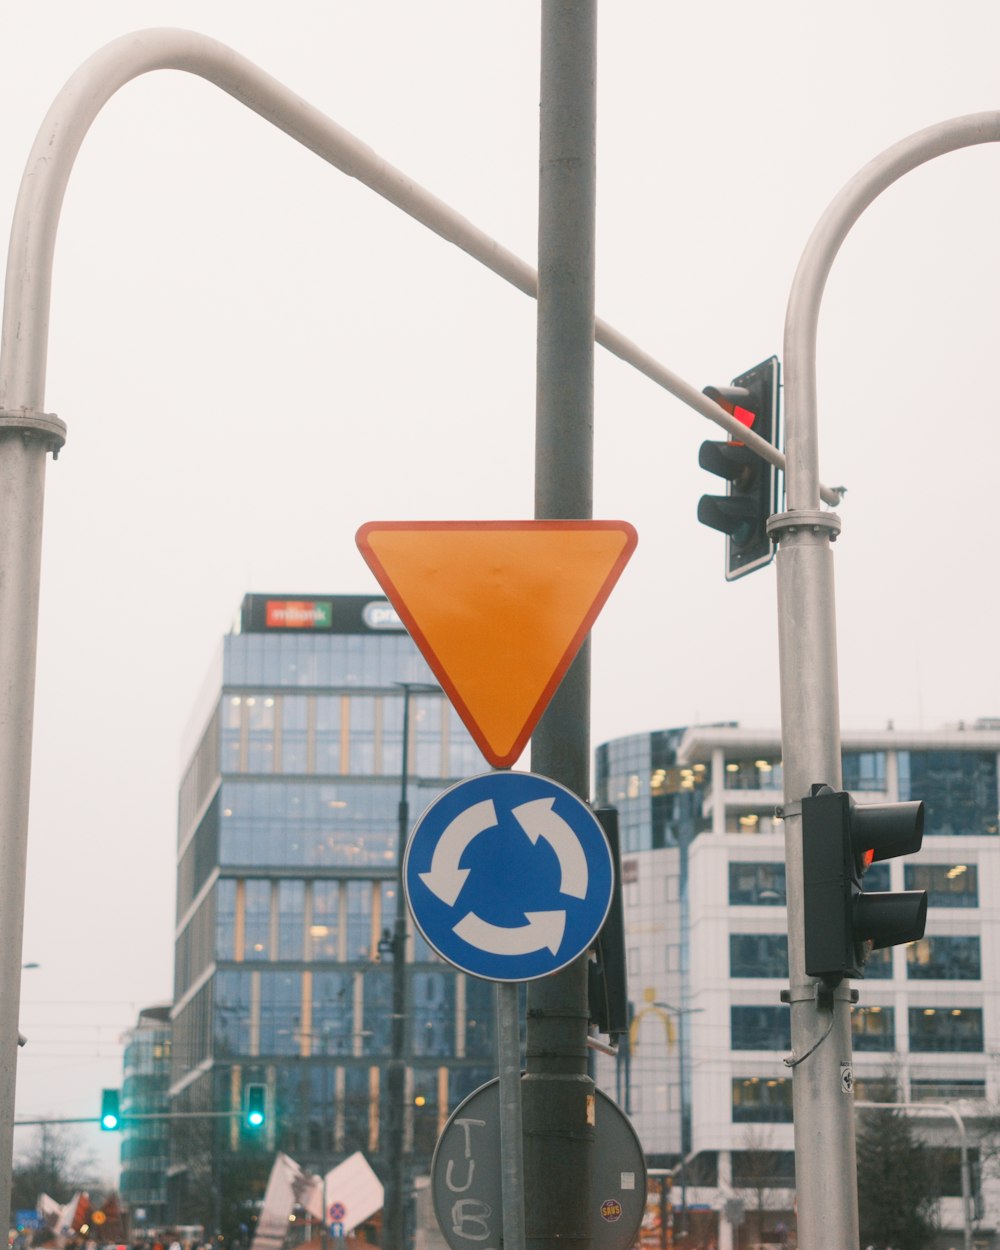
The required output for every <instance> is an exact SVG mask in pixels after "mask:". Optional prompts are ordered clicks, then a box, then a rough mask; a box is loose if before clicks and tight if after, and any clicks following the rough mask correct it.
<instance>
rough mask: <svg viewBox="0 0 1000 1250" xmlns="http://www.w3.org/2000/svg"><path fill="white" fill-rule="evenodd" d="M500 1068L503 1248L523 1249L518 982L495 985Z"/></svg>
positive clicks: (509, 1249)
mask: <svg viewBox="0 0 1000 1250" xmlns="http://www.w3.org/2000/svg"><path fill="white" fill-rule="evenodd" d="M495 1001H496V1012H497V1042H498V1045H497V1049H498V1051H499V1059H500V1063H499V1068H500V1164H501V1170H502V1176H501V1182H502V1184H501V1193H502V1194H503V1245H504V1250H524V1150H523V1131H524V1130H523V1116H522V1114H521V1029H520V1019H519V1008H518V987H517V984H516V982H511V983H509V984H508V983H505V982H502V981H498V982H497V985H496V994H495Z"/></svg>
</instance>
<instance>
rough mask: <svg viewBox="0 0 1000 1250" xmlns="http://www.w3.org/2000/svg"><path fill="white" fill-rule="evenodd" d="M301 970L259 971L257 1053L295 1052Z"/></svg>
mask: <svg viewBox="0 0 1000 1250" xmlns="http://www.w3.org/2000/svg"><path fill="white" fill-rule="evenodd" d="M301 1024H302V973H301V972H278V971H269V970H267V969H265V970H263V971H262V972H261V973H260V1053H261V1054H262V1055H297V1054H299V1052H300V1050H301V1042H302V1030H301Z"/></svg>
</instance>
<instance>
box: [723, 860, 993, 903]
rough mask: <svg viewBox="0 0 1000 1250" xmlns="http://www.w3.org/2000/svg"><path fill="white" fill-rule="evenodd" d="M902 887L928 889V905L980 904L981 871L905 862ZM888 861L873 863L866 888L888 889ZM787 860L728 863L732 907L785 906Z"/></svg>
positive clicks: (951, 865) (961, 867)
mask: <svg viewBox="0 0 1000 1250" xmlns="http://www.w3.org/2000/svg"><path fill="white" fill-rule="evenodd" d="M902 868H903V882H904V885H903V888H904V889H907V890H926V891H927V906H928V907H978V906H979V871H978V868H977V867H976V865H975V864H921V863H913V864H903V865H902ZM889 877H890V871H889V864H887V863H886V864H872V866H871V867H870V868H869V869H868V871H867V872H866V873H865V889H866V890H888V889H889V888H890V885H889ZM785 901H786V899H785V865H784V863H762V862H758V861H752V862H749V863H748V862H746V861H740V860H735V861H733V862H731V863H730V865H729V903H730V906H732V907H784V905H785Z"/></svg>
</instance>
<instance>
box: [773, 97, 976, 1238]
mask: <svg viewBox="0 0 1000 1250" xmlns="http://www.w3.org/2000/svg"><path fill="white" fill-rule="evenodd" d="M998 140H1000V112H990V113H979V114H975V115H972V116H968V117H957V118H952V119H951V120H949V121H945V122H940V123H938V124H937V125H935V126H930V127H928V128H927V129H925V130H921V131H919V132H917V133H916V134H913V135H910V136H909V137H908V138H906V139H903V140H902V141H901V142H900V143H897V144H895V145H894V146H893V147H891V148H888V149H886V151H884V152H882V153H881V154H880V155H879V156H877V157H875V159H874V160H872V161H870V162H869V163H868V164H867V165H865V166H864V168H863V169H861V170H860V171H859V172H858V173H857V174H856V175H855V176H854V178H852V179H851V181H850V182H848V183H847V185H846V186H845V187H844V188H843V190H842V191H841V192H840V194H839V195H838V196H836V197H835V199H834V200H833V202H832V203H831V204H830V206H829V208H828V209H827V210H826V212H825V213H824V215H823V216H822V217H821V218H820V220H819V223H818V224H817V226H816V228H815V229H814V230H813V233H812V235H811V236H810V238H809V241H808V243H807V244H806V247H805V251H804V252H803V254H802V258H801V260H800V261H799V265H798V268H797V270H796V273H795V277H794V279H793V282H792V288H791V293H790V295H789V300H788V310H787V313H786V317H785V339H784V381H785V404H786V412H787V416H786V425H785V458H786V466H785V480H786V494H787V509H788V510H787V511H786V512H783V513H781V514H779V515H777V516H774V517H772V518H771V520H770V522H769V523H768V530H769V532H770V533H771V534H772V536H773V537H774V539H775V541H776V542H778V543H779V551H778V559H777V574H778V576H777V581H778V641H779V660H780V673H781V677H780V680H781V746H782V760H783V763H784V781H785V785H784V799H785V802H784V806H783V809H782V814H783V816H784V824H785V862H786V874H787V876H786V880H787V898H788V959H789V989H788V991H787V999H788V1002H789V1003H790V1006H791V1013H790V1014H791V1030H792V1056H791V1058H790V1059H789V1060H787V1061H786V1062H788V1064H789V1066H790V1067H791V1068H792V1071H793V1081H792V1097H793V1119H794V1123H795V1171H796V1178H797V1201H798V1230H799V1243H800V1245H803V1246H808V1247H809V1250H843V1247H844V1246H856V1245H857V1244H858V1195H857V1164H856V1151H855V1139H854V1101H853V1096H852V1090H853V1066H852V1053H851V1029H850V1012H851V1002H852V993H853V991H852V990H851V988H850V984H849V982H844V983H842V984H841V985H838V986H837V987H836V988H835V989H834V990H832V991H828V992H823V991H822V987H821V986H820V984H819V983H818V982H817V981H816V980H815V979H814V978H812V977H809V976H807V975H806V971H805V937H804V933H805V908H804V898H803V872H802V812H801V806H800V801H801V799H802V798H803V797H804V796H805V795H807V794H808V793H809V790H810V787H811V786H812V785H813V784H814V783H817V782H822V783H826V784H827V785H831V786H833V787H834V788H836V789H839V788H840V785H841V764H840V705H839V691H838V679H837V631H836V611H835V606H834V576H833V556H832V551H831V543H832V542H833V540H834V539H835V538H836V537H837V534H838V533H839V531H840V519H839V517H837V516H836V515H835V514H833V513H830V512H823V511H820V498H821V488H820V482H819V450H818V422H817V406H816V336H817V327H818V323H819V310H820V303H821V300H822V297H823V290H824V288H825V285H826V279H827V276H828V275H829V272H830V268H831V266H832V265H833V261H834V259H835V258H836V256H837V253H838V251H839V249H840V245H841V244H842V243H843V241H844V239H845V238H846V237H847V234H848V233H849V231H850V229H851V227H852V226H853V225H854V223H855V222H856V221H857V220H858V218H859V217H860V216H861V214H862V213H863V212H864V210H865V209H866V208H867V207H868V206H869V204H871V203H872V202H873V201H874V200H875V199H876V198H877V197H878V196H879V195H880V194H881V193H882V192H883V191H884V190H886V188H887V187H889V186H891V185H892V184H893V183H894V182H896V181H897V180H898V179H899V178H901V177H902V176H903V175H904V174H906V173H909V172H910V171H911V170H913V169H916V168H917V167H918V166H920V165H922V164H925V163H926V162H927V161H930V160H933V159H934V158H935V157H937V156H942V155H943V154H944V153H946V152H951V151H955V150H957V149H959V148H964V147H969V146H972V145H974V144H979V143H992V142H996V141H998ZM906 472H907V473H909V470H908V469H907V470H906Z"/></svg>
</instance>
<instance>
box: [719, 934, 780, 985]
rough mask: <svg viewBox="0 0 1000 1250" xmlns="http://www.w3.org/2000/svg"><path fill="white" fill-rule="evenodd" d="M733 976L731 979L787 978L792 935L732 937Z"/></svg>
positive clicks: (730, 956)
mask: <svg viewBox="0 0 1000 1250" xmlns="http://www.w3.org/2000/svg"><path fill="white" fill-rule="evenodd" d="M729 975H730V976H731V977H787V976H788V935H787V934H786V933H731V934H730V935H729Z"/></svg>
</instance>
